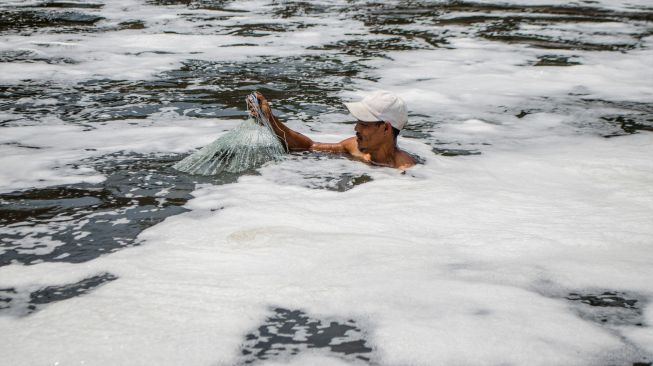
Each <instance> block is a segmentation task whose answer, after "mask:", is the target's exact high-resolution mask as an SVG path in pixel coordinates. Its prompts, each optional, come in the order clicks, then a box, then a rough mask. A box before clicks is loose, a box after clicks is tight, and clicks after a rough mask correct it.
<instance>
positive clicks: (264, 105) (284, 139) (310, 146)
mask: <svg viewBox="0 0 653 366" xmlns="http://www.w3.org/2000/svg"><path fill="white" fill-rule="evenodd" d="M256 97H257V98H258V101H259V105H260V106H261V111H262V112H263V113H264V114H265V117H267V119H268V120H269V121H270V125H271V126H272V129H273V130H274V133H275V134H276V135H277V137H278V138H279V140H280V141H281V143H282V144H283V145H284V146H285V148H286V151H307V150H312V151H325V152H333V153H348V152H349V149H348V148H347V147H348V146H349V145H351V143H355V138H353V137H352V138H349V139H346V140H343V141H340V142H337V143H322V142H314V141H313V140H311V139H310V138H309V137H308V136H306V135H303V134H301V133H299V132H297V131H294V130H292V129H290V128H289V127H288V126H286V125H285V124H283V123H282V122H281V121H280V120H279V119H278V118H277V117H276V116H275V115H274V114H273V113H272V109H271V108H270V104H269V103H268V101H267V100H266V99H265V97H264V96H263V94H261V93H259V92H257V93H256ZM352 139H353V140H352ZM350 140H351V141H350Z"/></svg>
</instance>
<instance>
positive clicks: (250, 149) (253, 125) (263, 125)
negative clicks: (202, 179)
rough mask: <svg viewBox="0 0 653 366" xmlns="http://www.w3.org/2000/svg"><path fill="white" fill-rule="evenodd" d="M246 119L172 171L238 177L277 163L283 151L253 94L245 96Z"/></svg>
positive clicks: (181, 162) (178, 164)
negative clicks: (228, 174)
mask: <svg viewBox="0 0 653 366" xmlns="http://www.w3.org/2000/svg"><path fill="white" fill-rule="evenodd" d="M246 101H247V106H248V108H249V110H250V118H248V119H247V120H245V121H243V122H242V123H241V124H239V125H238V126H237V127H236V128H234V129H233V130H231V131H229V132H227V133H226V134H224V135H222V136H221V137H219V138H218V139H217V140H215V141H213V142H212V143H211V144H209V145H207V146H205V147H203V148H202V149H200V150H198V151H197V152H195V153H193V154H191V155H190V156H188V157H186V158H185V159H183V160H181V161H180V162H178V163H177V164H175V165H174V166H173V167H174V168H175V169H177V170H179V171H182V172H185V173H189V174H197V175H216V174H220V173H221V172H229V173H240V172H243V171H245V170H248V169H253V168H257V167H260V166H261V165H262V164H263V163H265V162H268V161H271V160H279V159H281V157H282V156H283V155H284V153H285V150H284V147H283V145H282V144H281V142H280V141H279V139H278V138H277V136H276V135H275V134H274V131H273V130H272V126H271V125H270V121H268V119H267V118H266V117H265V115H264V114H263V113H262V112H261V108H260V106H259V103H258V99H257V98H256V96H255V95H254V94H250V95H248V96H247V99H246Z"/></svg>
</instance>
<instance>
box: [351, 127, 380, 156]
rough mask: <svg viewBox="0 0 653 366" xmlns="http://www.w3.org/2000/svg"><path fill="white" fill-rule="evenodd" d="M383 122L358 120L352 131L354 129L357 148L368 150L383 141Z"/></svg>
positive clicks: (363, 150)
mask: <svg viewBox="0 0 653 366" xmlns="http://www.w3.org/2000/svg"><path fill="white" fill-rule="evenodd" d="M384 127H385V123H384V122H360V121H359V122H358V123H356V127H354V131H356V142H357V143H358V150H360V151H362V152H368V151H370V150H373V149H374V148H376V147H377V146H379V145H380V144H381V143H382V142H383V131H384Z"/></svg>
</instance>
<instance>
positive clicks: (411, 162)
mask: <svg viewBox="0 0 653 366" xmlns="http://www.w3.org/2000/svg"><path fill="white" fill-rule="evenodd" d="M415 164H416V162H415V159H413V157H412V156H411V155H410V154H409V153H407V152H405V151H403V150H399V151H398V152H397V154H396V155H395V168H398V169H401V170H406V169H409V168H411V167H413V166H415Z"/></svg>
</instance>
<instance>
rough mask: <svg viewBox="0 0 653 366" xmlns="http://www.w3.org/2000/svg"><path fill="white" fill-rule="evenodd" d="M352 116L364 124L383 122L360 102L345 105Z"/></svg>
mask: <svg viewBox="0 0 653 366" xmlns="http://www.w3.org/2000/svg"><path fill="white" fill-rule="evenodd" d="M343 104H344V105H345V107H347V109H348V110H349V113H351V115H352V116H354V117H355V118H356V119H357V120H359V121H363V122H381V120H379V118H378V117H377V116H375V115H373V114H372V112H370V111H369V110H368V109H367V107H366V106H365V105H364V104H363V103H360V102H351V103H343Z"/></svg>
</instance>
